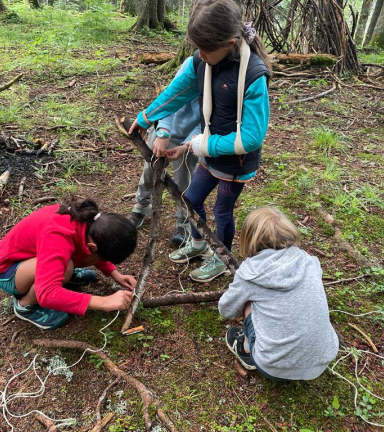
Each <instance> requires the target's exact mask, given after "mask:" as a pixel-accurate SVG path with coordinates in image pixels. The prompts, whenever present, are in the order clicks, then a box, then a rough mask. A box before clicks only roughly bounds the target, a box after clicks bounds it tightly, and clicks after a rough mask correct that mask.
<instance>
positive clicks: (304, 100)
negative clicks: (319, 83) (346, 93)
mask: <svg viewBox="0 0 384 432" xmlns="http://www.w3.org/2000/svg"><path fill="white" fill-rule="evenodd" d="M336 88H337V85H336V83H335V82H334V83H333V84H332V88H330V89H328V90H326V91H323V92H322V93H319V94H317V95H315V96H310V97H307V98H304V99H298V100H295V101H291V102H288V104H296V103H301V102H308V101H311V100H314V99H319V98H321V97H323V96H326V95H327V94H329V93H332V92H333V91H335V90H336Z"/></svg>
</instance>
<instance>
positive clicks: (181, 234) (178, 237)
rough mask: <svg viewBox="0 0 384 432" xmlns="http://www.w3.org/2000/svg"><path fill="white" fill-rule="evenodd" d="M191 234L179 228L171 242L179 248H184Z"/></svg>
mask: <svg viewBox="0 0 384 432" xmlns="http://www.w3.org/2000/svg"><path fill="white" fill-rule="evenodd" d="M188 237H189V232H188V231H187V230H186V229H185V228H184V227H182V226H179V227H177V229H176V231H175V232H174V233H173V236H172V238H171V242H172V243H175V244H176V245H177V246H182V245H183V244H185V242H186V241H187V240H188Z"/></svg>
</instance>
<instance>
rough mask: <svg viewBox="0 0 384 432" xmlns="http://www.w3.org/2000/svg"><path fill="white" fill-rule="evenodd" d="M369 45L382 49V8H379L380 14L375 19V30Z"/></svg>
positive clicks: (383, 10) (383, 20) (383, 40)
mask: <svg viewBox="0 0 384 432" xmlns="http://www.w3.org/2000/svg"><path fill="white" fill-rule="evenodd" d="M371 45H375V46H378V47H379V48H384V6H382V7H381V12H380V15H379V18H378V19H377V22H376V26H375V30H374V31H373V35H372V40H371Z"/></svg>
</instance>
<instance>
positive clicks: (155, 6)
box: [133, 0, 177, 30]
mask: <svg viewBox="0 0 384 432" xmlns="http://www.w3.org/2000/svg"><path fill="white" fill-rule="evenodd" d="M144 26H145V27H148V28H150V29H161V28H166V29H167V30H176V29H177V27H176V26H175V24H173V23H172V22H171V21H170V20H169V19H168V18H167V17H166V13H165V0H146V1H145V2H144V4H143V6H142V9H141V13H140V16H139V19H138V21H137V23H136V24H135V25H134V26H133V27H134V29H135V30H139V29H140V28H142V27H144Z"/></svg>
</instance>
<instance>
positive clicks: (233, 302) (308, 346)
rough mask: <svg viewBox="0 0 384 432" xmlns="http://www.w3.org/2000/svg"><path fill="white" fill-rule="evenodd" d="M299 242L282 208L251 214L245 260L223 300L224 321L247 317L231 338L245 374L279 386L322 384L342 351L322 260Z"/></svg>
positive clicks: (244, 231) (242, 241)
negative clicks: (301, 382)
mask: <svg viewBox="0 0 384 432" xmlns="http://www.w3.org/2000/svg"><path fill="white" fill-rule="evenodd" d="M298 243H299V233H298V231H297V229H296V227H295V226H294V225H293V224H292V223H291V222H290V221H289V220H288V219H287V217H286V216H285V215H284V214H283V213H281V212H280V211H279V210H277V209H275V208H272V207H264V208H260V209H257V210H255V211H253V212H252V213H251V214H249V215H248V217H247V218H246V220H245V221H244V225H243V227H242V230H241V235H240V253H241V255H242V256H243V257H244V258H246V259H245V261H244V262H243V263H242V264H241V266H240V268H239V269H238V270H237V272H236V275H235V278H234V281H233V283H231V284H230V286H229V288H228V291H226V292H225V293H224V295H223V296H222V297H221V299H220V301H219V312H220V314H221V315H222V316H223V317H224V318H228V319H234V318H237V317H238V316H240V315H242V316H243V317H244V328H243V330H241V329H240V328H238V327H232V328H230V329H229V330H228V332H227V335H226V342H227V345H228V347H229V349H230V350H231V351H232V352H233V353H234V354H235V355H236V357H237V358H238V359H239V360H240V362H241V363H242V364H243V366H244V367H245V368H247V369H249V370H254V369H257V370H258V371H259V372H260V373H262V374H263V375H264V376H267V377H268V378H270V379H274V380H278V381H286V380H311V379H314V378H317V377H318V376H319V375H321V374H322V373H323V372H324V370H325V369H326V367H327V366H328V364H329V363H330V362H331V361H332V360H334V358H335V357H336V355H337V352H338V348H339V341H338V337H337V335H336V333H335V330H334V329H333V327H332V325H331V323H330V320H329V309H328V304H327V298H326V294H325V291H324V287H323V283H322V270H321V267H320V263H319V260H318V259H317V258H316V257H314V256H310V255H308V254H307V253H306V252H305V251H303V250H301V249H299V248H298V247H297V246H296V245H298Z"/></svg>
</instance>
